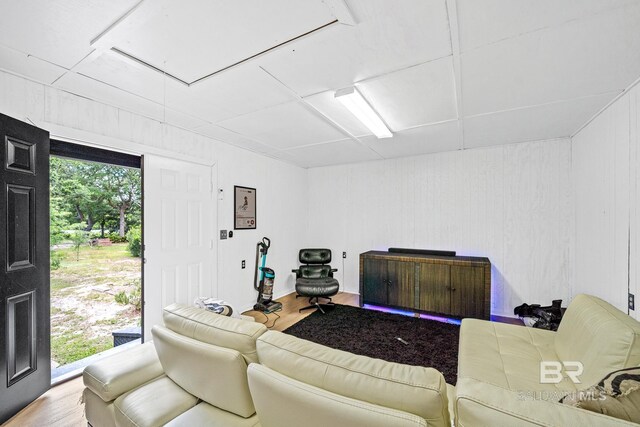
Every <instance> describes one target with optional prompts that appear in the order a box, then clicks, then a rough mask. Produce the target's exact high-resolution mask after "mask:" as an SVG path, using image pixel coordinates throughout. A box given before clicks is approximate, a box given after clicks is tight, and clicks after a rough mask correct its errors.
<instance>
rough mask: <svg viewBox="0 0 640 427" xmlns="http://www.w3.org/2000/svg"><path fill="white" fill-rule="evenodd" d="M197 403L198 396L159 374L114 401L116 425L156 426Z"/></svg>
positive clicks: (125, 426)
mask: <svg viewBox="0 0 640 427" xmlns="http://www.w3.org/2000/svg"><path fill="white" fill-rule="evenodd" d="M197 403H198V398H197V397H195V396H193V395H191V394H189V393H187V392H186V391H184V390H183V389H181V388H180V387H179V386H178V385H177V384H176V383H174V382H173V381H171V379H170V378H168V377H165V376H162V377H160V378H158V379H156V380H153V381H151V382H150V383H147V384H145V385H143V386H140V387H138V388H137V389H135V390H132V391H130V392H128V393H125V394H123V395H122V396H120V397H119V398H117V399H116V401H115V402H114V409H115V418H116V425H118V426H119V427H156V426H161V425H164V424H166V423H167V422H169V421H171V420H172V419H174V418H175V417H177V416H178V415H180V414H182V413H183V412H185V411H186V410H188V409H189V408H192V407H194V406H195V405H196V404H197Z"/></svg>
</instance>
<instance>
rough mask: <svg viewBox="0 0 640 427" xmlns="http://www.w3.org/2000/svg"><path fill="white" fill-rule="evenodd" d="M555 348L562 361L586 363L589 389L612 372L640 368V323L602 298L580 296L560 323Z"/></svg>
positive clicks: (584, 377)
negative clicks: (633, 367) (632, 367)
mask: <svg viewBox="0 0 640 427" xmlns="http://www.w3.org/2000/svg"><path fill="white" fill-rule="evenodd" d="M555 347H556V351H557V354H558V357H559V360H563V361H579V362H582V364H583V366H584V372H583V373H582V375H581V376H580V380H581V382H582V384H585V385H587V386H589V385H592V384H595V383H596V382H598V381H600V380H601V379H602V378H603V377H604V376H605V375H607V374H608V373H609V372H612V371H615V370H617V369H623V368H628V367H631V366H638V365H640V322H638V321H636V320H634V319H633V318H631V317H630V316H629V315H627V314H625V313H623V312H621V311H620V310H618V309H617V308H615V307H614V306H612V305H611V304H609V303H607V302H605V301H603V300H601V299H600V298H597V297H594V296H591V295H577V296H576V297H575V298H574V299H573V301H571V304H569V307H568V308H567V311H566V312H565V314H564V316H563V318H562V322H560V327H559V328H558V333H557V334H556V336H555ZM603 349H606V351H603Z"/></svg>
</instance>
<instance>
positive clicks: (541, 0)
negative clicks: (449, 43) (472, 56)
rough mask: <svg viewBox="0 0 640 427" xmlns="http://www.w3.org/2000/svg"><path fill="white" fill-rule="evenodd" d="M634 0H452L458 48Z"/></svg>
mask: <svg viewBox="0 0 640 427" xmlns="http://www.w3.org/2000/svg"><path fill="white" fill-rule="evenodd" d="M636 2H637V0H562V1H558V0H536V1H529V0H456V4H457V12H458V27H459V33H460V50H461V51H462V52H465V51H467V50H470V49H474V48H477V47H479V46H484V45H486V44H490V43H495V42H498V41H500V40H504V39H508V38H511V37H516V36H519V35H522V34H525V33H529V32H532V31H537V30H543V29H546V28H550V27H554V26H558V25H560V24H563V23H566V22H568V21H571V20H575V19H580V18H585V17H588V16H591V15H594V14H596V13H600V12H603V11H607V10H611V9H614V8H617V7H621V6H626V5H629V4H633V3H636Z"/></svg>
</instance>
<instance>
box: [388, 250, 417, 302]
mask: <svg viewBox="0 0 640 427" xmlns="http://www.w3.org/2000/svg"><path fill="white" fill-rule="evenodd" d="M415 277H416V275H415V263H413V262H407V261H389V262H388V264H387V283H388V284H389V293H388V303H389V305H395V306H398V307H406V308H414V304H415V284H416V282H415Z"/></svg>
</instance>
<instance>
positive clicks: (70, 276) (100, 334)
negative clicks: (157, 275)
mask: <svg viewBox="0 0 640 427" xmlns="http://www.w3.org/2000/svg"><path fill="white" fill-rule="evenodd" d="M52 252H56V253H58V254H59V255H58V256H61V262H60V267H59V268H58V269H56V270H53V269H52V270H51V359H52V361H53V362H55V364H56V365H65V364H68V363H72V362H75V361H76V360H80V359H83V358H85V357H88V356H91V355H93V354H96V353H99V352H101V351H104V350H107V349H109V348H111V347H113V337H112V335H111V332H113V331H115V330H117V329H121V328H125V327H131V326H140V311H139V309H136V307H135V305H134V304H133V303H129V304H122V303H118V302H117V301H116V295H120V296H119V298H118V299H119V300H120V301H122V300H123V298H122V296H123V295H124V296H126V297H128V296H131V295H136V292H139V288H140V270H141V260H140V258H137V257H132V256H131V254H130V253H129V252H128V251H127V244H126V243H116V244H113V245H112V246H102V247H90V246H82V247H81V248H80V253H79V260H76V253H75V251H74V250H73V249H72V248H60V249H54V250H52ZM138 295H139V294H138ZM124 299H125V301H126V300H127V299H129V298H124ZM132 299H134V298H132Z"/></svg>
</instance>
